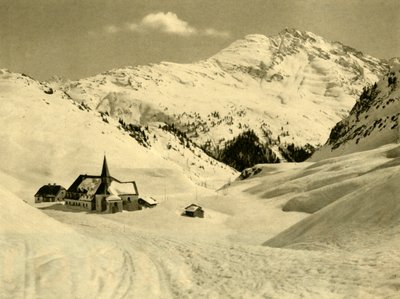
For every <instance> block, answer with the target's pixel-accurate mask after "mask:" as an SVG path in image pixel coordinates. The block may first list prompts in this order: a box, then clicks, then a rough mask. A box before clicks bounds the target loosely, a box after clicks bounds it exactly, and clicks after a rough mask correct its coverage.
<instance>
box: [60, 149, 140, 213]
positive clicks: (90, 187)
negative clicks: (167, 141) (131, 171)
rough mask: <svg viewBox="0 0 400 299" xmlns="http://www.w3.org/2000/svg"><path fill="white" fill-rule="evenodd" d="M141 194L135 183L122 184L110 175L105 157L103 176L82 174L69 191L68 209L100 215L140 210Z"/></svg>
mask: <svg viewBox="0 0 400 299" xmlns="http://www.w3.org/2000/svg"><path fill="white" fill-rule="evenodd" d="M138 200H139V192H138V189H137V186H136V183H135V182H134V181H128V182H121V181H119V180H118V179H116V178H114V177H112V176H111V175H110V171H109V170H108V165H107V159H106V156H104V160H103V168H102V170H101V175H87V174H81V175H79V176H78V177H77V178H76V180H75V181H74V182H73V183H72V185H71V186H70V187H69V188H68V189H67V192H66V195H65V198H64V201H65V206H66V207H71V208H74V209H79V210H87V211H95V212H99V213H117V212H122V210H127V211H135V210H140V209H141V205H139V203H138Z"/></svg>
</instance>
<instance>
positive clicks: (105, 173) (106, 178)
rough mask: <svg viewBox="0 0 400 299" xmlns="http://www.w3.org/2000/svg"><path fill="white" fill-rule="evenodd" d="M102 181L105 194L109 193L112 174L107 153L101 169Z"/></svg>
mask: <svg viewBox="0 0 400 299" xmlns="http://www.w3.org/2000/svg"><path fill="white" fill-rule="evenodd" d="M101 183H102V185H103V186H104V194H108V187H110V185H111V176H110V171H109V170H108V165H107V159H106V155H104V160H103V168H102V170H101Z"/></svg>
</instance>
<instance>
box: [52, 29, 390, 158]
mask: <svg viewBox="0 0 400 299" xmlns="http://www.w3.org/2000/svg"><path fill="white" fill-rule="evenodd" d="M387 69H388V65H387V63H386V62H384V61H381V60H379V59H376V58H373V57H371V56H368V55H364V54H363V53H361V52H359V51H356V50H355V49H352V48H350V47H347V46H345V45H342V44H341V43H338V42H329V41H327V40H325V39H323V38H322V37H319V36H317V35H315V34H313V33H310V32H301V31H297V30H294V29H286V30H284V31H282V32H281V33H279V34H278V35H277V36H273V37H266V36H264V35H248V36H246V37H245V38H244V39H241V40H238V41H236V42H234V43H233V44H231V45H230V46H229V47H227V48H226V49H224V50H222V51H220V52H219V53H217V54H216V55H214V56H212V57H211V58H209V59H206V60H203V61H199V62H197V63H192V64H177V63H170V62H162V63H160V64H152V65H145V66H135V67H125V68H120V69H113V70H110V71H107V72H104V73H102V74H98V75H96V76H93V77H90V78H86V79H82V80H79V81H74V82H64V83H63V82H62V80H56V81H57V83H55V84H54V86H55V87H56V88H61V89H62V90H63V91H64V92H65V93H66V94H68V95H69V96H70V97H71V99H73V100H74V101H75V102H77V103H84V104H85V105H86V106H87V107H90V108H91V109H93V110H98V111H102V112H107V113H108V114H109V115H111V116H112V117H113V118H115V119H117V120H119V119H122V120H123V121H124V122H126V123H133V124H136V125H142V126H146V125H148V124H149V123H152V122H164V123H167V124H174V126H175V127H176V128H179V130H180V131H182V132H184V133H186V134H187V136H188V137H189V138H190V139H191V140H193V141H194V142H196V143H197V144H199V145H201V146H203V147H205V148H206V149H208V150H209V151H210V152H212V153H214V154H215V155H216V156H218V151H217V149H221V148H224V146H225V142H226V141H229V140H231V139H233V138H234V137H236V136H238V135H239V134H240V133H241V132H243V131H247V130H254V131H255V133H256V134H257V135H258V137H260V138H261V141H262V142H263V143H265V144H267V146H268V147H269V148H270V149H271V150H272V151H273V152H274V153H275V157H274V158H278V159H280V160H285V158H286V159H288V160H293V159H294V160H296V159H295V158H293V154H294V153H293V152H294V151H295V150H296V146H304V145H306V144H310V145H312V146H314V147H315V146H317V145H319V144H323V143H324V142H325V140H326V138H327V137H328V136H329V132H330V129H332V127H333V126H334V125H335V123H337V122H338V121H340V120H341V119H342V118H343V117H344V116H346V115H347V113H348V111H349V110H350V109H351V107H352V106H353V105H354V103H355V101H356V99H357V98H358V96H359V95H360V93H361V92H362V88H363V86H366V85H368V84H372V83H374V82H376V81H377V80H378V78H379V76H381V75H383V74H384V73H385V72H386V71H387ZM310 148H311V149H312V147H310ZM279 149H280V150H279Z"/></svg>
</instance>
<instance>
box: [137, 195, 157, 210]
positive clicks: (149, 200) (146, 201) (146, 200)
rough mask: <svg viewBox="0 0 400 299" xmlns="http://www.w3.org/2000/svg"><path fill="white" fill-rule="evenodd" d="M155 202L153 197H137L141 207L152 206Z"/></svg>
mask: <svg viewBox="0 0 400 299" xmlns="http://www.w3.org/2000/svg"><path fill="white" fill-rule="evenodd" d="M157 204H158V202H157V200H155V199H154V198H153V197H142V198H139V205H140V206H141V207H143V208H154V207H155V206H156V205H157Z"/></svg>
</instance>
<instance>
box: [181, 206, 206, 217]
mask: <svg viewBox="0 0 400 299" xmlns="http://www.w3.org/2000/svg"><path fill="white" fill-rule="evenodd" d="M184 215H185V216H188V217H199V218H204V210H203V208H202V207H200V206H198V205H196V204H191V205H190V206H187V207H186V208H185V212H184Z"/></svg>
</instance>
